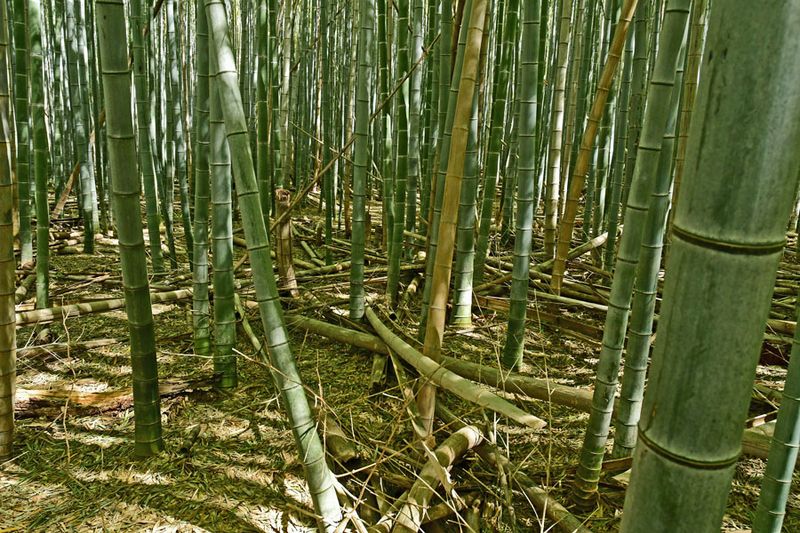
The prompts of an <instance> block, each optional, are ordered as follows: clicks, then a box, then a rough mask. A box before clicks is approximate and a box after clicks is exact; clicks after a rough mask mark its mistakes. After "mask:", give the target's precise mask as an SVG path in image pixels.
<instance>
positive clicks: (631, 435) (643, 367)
mask: <svg viewBox="0 0 800 533" xmlns="http://www.w3.org/2000/svg"><path fill="white" fill-rule="evenodd" d="M680 57H681V59H680V64H679V66H678V71H677V73H676V76H675V81H676V85H678V86H679V85H680V83H681V82H682V81H683V59H682V58H683V57H684V54H683V53H681V54H680ZM679 102H680V91H678V90H675V89H673V91H672V95H671V96H670V103H669V106H670V110H671V111H670V113H671V114H670V118H669V122H668V123H667V129H666V131H665V132H664V139H663V140H662V142H661V153H660V154H659V161H658V170H657V171H656V175H655V180H654V182H653V191H652V193H651V196H650V205H649V207H648V209H647V215H646V217H645V220H644V229H643V231H642V240H641V251H640V252H639V262H638V264H637V266H636V285H635V288H634V294H633V305H632V307H631V325H630V328H629V331H628V350H627V352H626V353H625V373H624V375H623V379H622V389H621V392H620V399H619V408H618V411H617V416H616V418H615V421H614V427H615V432H614V451H613V455H614V456H616V457H624V456H628V455H631V454H632V453H633V448H634V446H635V445H636V424H637V423H638V422H639V416H640V413H641V406H642V398H643V397H644V385H645V376H646V374H647V359H648V356H649V355H650V336H651V335H652V333H653V316H654V314H655V309H656V296H657V294H658V274H659V271H660V269H661V250H662V248H663V245H664V232H665V229H666V222H667V212H668V211H669V207H670V188H671V186H672V176H673V173H672V155H673V148H674V146H675V128H676V122H677V117H678V108H679Z"/></svg>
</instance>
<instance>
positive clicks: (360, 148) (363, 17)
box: [350, 0, 380, 320]
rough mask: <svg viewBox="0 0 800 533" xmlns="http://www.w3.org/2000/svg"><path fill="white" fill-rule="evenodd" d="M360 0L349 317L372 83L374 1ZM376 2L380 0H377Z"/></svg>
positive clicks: (354, 298) (361, 233) (358, 292)
mask: <svg viewBox="0 0 800 533" xmlns="http://www.w3.org/2000/svg"><path fill="white" fill-rule="evenodd" d="M359 1H360V2H361V5H360V8H359V10H358V13H359V29H358V79H357V82H356V91H357V92H356V135H355V144H354V146H353V150H354V152H355V160H354V162H353V223H352V226H351V228H352V234H351V247H350V262H351V266H350V318H351V319H353V320H361V319H362V318H363V317H364V309H365V305H366V304H365V294H364V241H365V239H366V222H367V220H366V219H367V206H366V203H367V190H366V189H367V166H368V165H369V162H370V159H369V118H370V105H369V103H370V85H371V82H372V79H371V78H372V76H371V73H372V64H373V53H374V51H373V43H372V36H373V33H374V30H375V4H374V3H373V1H372V0H359ZM379 1H380V0H379Z"/></svg>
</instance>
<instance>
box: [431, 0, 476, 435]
mask: <svg viewBox="0 0 800 533" xmlns="http://www.w3.org/2000/svg"><path fill="white" fill-rule="evenodd" d="M485 17H486V0H473V2H472V6H471V10H470V12H469V22H468V24H467V23H465V24H464V26H466V27H467V36H466V46H465V51H464V64H463V67H462V70H461V77H460V81H459V85H458V101H457V103H456V109H455V115H454V119H453V130H452V142H451V144H450V150H449V155H448V161H447V177H446V180H445V185H444V201H443V202H442V218H441V221H440V223H439V240H438V242H439V244H438V247H437V249H436V257H435V262H434V266H433V277H432V279H431V282H432V286H433V289H432V290H431V300H430V307H429V309H428V320H427V322H426V329H425V343H424V345H423V353H424V354H425V356H427V357H430V358H431V359H433V360H434V361H439V360H440V359H441V350H442V338H443V337H444V325H445V311H446V308H447V296H448V292H449V288H450V287H449V286H450V275H451V268H452V262H453V252H454V244H455V232H456V231H455V230H456V224H457V222H458V203H459V198H460V194H461V181H462V178H463V173H464V152H465V150H466V146H467V140H468V137H469V122H470V117H471V115H472V100H473V95H474V94H475V91H476V87H475V86H476V82H477V77H478V62H479V60H480V50H481V43H482V41H483V30H484V25H485ZM435 404H436V388H435V386H433V385H431V384H425V385H423V386H422V387H421V388H420V390H419V392H418V393H417V405H418V406H419V411H420V416H421V419H422V421H423V423H424V424H425V429H426V431H427V432H428V435H430V432H431V429H432V425H433V409H434V407H435ZM426 436H427V435H426Z"/></svg>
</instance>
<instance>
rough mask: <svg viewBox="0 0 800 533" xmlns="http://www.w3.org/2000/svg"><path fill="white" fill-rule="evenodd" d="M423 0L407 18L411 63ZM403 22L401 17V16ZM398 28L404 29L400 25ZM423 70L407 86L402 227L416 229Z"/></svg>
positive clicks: (416, 54)
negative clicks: (406, 155)
mask: <svg viewBox="0 0 800 533" xmlns="http://www.w3.org/2000/svg"><path fill="white" fill-rule="evenodd" d="M423 12H424V11H423V6H422V0H410V5H409V18H410V25H409V27H410V33H411V42H410V50H409V52H408V53H409V57H408V58H407V59H406V61H410V62H411V64H412V65H414V64H416V63H417V61H419V59H420V58H421V57H422V17H423ZM401 21H402V19H401ZM398 31H404V28H403V27H402V26H401V27H400V28H399V30H398ZM423 74H424V69H422V68H415V69H414V70H413V71H411V79H410V80H409V85H408V189H407V200H406V217H405V219H406V220H405V223H406V225H405V229H406V230H408V231H415V230H416V228H417V190H419V189H421V188H422V187H421V185H420V180H421V179H422V177H421V174H420V170H421V163H420V152H421V151H422V148H421V146H420V145H421V144H422V141H421V140H420V133H421V132H420V127H421V117H420V115H421V114H422V76H423ZM411 252H412V248H411V247H408V248H406V254H405V255H406V257H410V256H411Z"/></svg>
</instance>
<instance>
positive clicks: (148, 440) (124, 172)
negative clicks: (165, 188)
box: [95, 0, 164, 456]
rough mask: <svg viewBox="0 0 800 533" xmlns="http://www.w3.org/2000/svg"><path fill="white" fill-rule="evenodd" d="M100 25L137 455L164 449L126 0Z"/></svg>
mask: <svg viewBox="0 0 800 533" xmlns="http://www.w3.org/2000/svg"><path fill="white" fill-rule="evenodd" d="M95 17H96V21H95V26H96V30H97V38H98V47H99V49H100V70H101V73H102V76H103V96H104V97H105V103H106V138H107V141H108V144H107V146H108V155H109V165H110V170H111V172H110V177H111V195H112V201H113V205H114V213H115V221H116V224H117V235H118V236H119V244H120V246H119V255H120V263H121V266H122V283H123V286H124V289H125V307H126V310H127V315H128V330H129V332H130V341H131V367H132V368H133V412H134V420H135V423H136V427H135V436H134V440H135V443H134V453H135V454H136V455H141V456H149V455H154V454H156V453H158V452H159V451H161V450H162V449H163V446H164V445H163V441H162V440H161V409H160V407H159V406H160V398H159V394H158V367H157V363H156V342H155V333H154V328H153V313H152V309H151V307H150V292H149V284H148V279H147V259H146V257H145V249H144V236H143V234H142V219H141V216H140V215H139V209H140V180H139V172H138V165H137V156H136V140H135V139H136V137H135V131H134V127H133V116H132V114H131V106H132V105H133V98H132V95H131V72H130V67H129V65H128V57H129V56H128V46H127V40H126V31H125V7H124V4H123V0H97V2H96V4H95Z"/></svg>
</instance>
